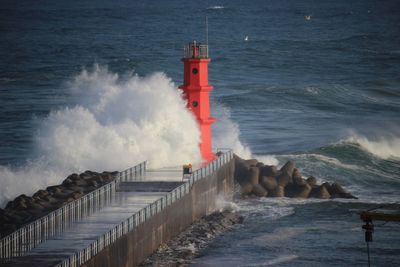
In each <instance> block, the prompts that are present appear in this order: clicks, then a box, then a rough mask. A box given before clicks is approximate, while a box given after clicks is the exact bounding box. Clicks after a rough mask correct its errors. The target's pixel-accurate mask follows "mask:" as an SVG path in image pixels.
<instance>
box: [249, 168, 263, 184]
mask: <svg viewBox="0 0 400 267" xmlns="http://www.w3.org/2000/svg"><path fill="white" fill-rule="evenodd" d="M259 177H260V169H259V168H257V167H250V169H249V180H248V181H249V182H250V183H251V184H252V185H256V184H258V183H259Z"/></svg>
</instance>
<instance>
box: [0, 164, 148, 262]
mask: <svg viewBox="0 0 400 267" xmlns="http://www.w3.org/2000/svg"><path fill="white" fill-rule="evenodd" d="M145 170H146V162H142V163H140V164H139V165H136V166H134V167H132V168H130V169H127V170H125V171H122V172H119V173H118V174H117V175H116V177H115V179H114V180H113V181H112V182H110V183H108V184H106V185H104V186H102V187H100V188H98V189H96V190H94V191H92V192H90V193H88V194H86V195H84V196H83V197H81V198H79V199H76V200H74V201H72V202H70V203H68V204H66V205H64V206H62V207H61V208H59V209H57V210H55V211H52V212H50V213H49V214H47V215H45V216H44V217H42V218H40V219H38V220H36V221H33V222H31V223H29V224H27V225H25V226H23V227H21V228H20V229H18V230H17V231H15V232H13V233H11V234H10V235H8V236H6V237H4V238H2V239H1V240H0V260H1V259H9V258H12V257H18V256H22V255H23V254H24V253H26V252H27V251H29V250H31V249H33V248H34V247H35V246H36V245H38V244H40V243H42V242H43V241H45V240H47V239H48V238H49V237H52V236H54V235H55V234H58V233H60V232H62V231H64V230H65V229H66V228H68V227H69V226H70V225H71V224H72V223H73V222H76V221H78V220H81V219H83V218H85V217H87V216H89V215H90V214H93V213H94V212H96V211H98V210H100V209H101V208H103V207H104V206H106V205H108V204H109V203H110V202H111V200H112V199H113V197H114V195H115V191H116V187H117V185H118V183H119V182H120V181H131V180H134V179H136V178H137V177H140V176H142V175H143V174H144V173H145Z"/></svg>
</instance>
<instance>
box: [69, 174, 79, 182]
mask: <svg viewBox="0 0 400 267" xmlns="http://www.w3.org/2000/svg"><path fill="white" fill-rule="evenodd" d="M67 179H70V180H72V181H76V180H80V179H81V177H80V176H79V175H78V174H76V173H73V174H71V175H69V176H68V177H67Z"/></svg>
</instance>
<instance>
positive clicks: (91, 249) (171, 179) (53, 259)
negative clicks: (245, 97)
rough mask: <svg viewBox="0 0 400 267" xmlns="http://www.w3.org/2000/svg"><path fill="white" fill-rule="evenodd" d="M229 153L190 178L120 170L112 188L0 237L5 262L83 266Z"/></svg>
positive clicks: (173, 172)
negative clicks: (23, 228)
mask: <svg viewBox="0 0 400 267" xmlns="http://www.w3.org/2000/svg"><path fill="white" fill-rule="evenodd" d="M230 157H231V155H230V156H229V157H228V156H226V155H225V156H224V157H220V158H219V159H217V160H215V161H214V162H212V163H211V164H209V165H207V166H204V167H203V168H200V169H198V170H197V171H195V172H193V173H192V175H190V176H189V177H187V178H188V179H185V180H183V174H182V169H180V168H168V169H159V170H145V163H142V164H141V167H137V166H135V167H134V168H131V169H128V170H126V171H124V172H121V173H119V174H118V177H117V178H116V181H115V184H114V185H111V186H109V187H108V189H107V190H108V191H107V190H103V191H101V190H100V191H99V192H103V193H102V194H101V193H97V195H96V194H94V196H92V198H90V199H88V200H87V201H85V202H84V201H81V202H79V201H78V202H77V203H75V204H72V205H70V206H71V207H70V208H69V209H68V210H64V211H63V212H62V213H61V215H60V212H58V213H57V211H56V213H55V214H53V215H52V214H49V217H48V218H43V219H42V220H41V222H40V224H38V223H36V224H34V226H31V227H29V226H28V228H27V229H25V232H24V231H22V230H19V232H18V233H15V234H14V236H11V237H9V239H8V243H7V239H6V238H5V239H4V240H1V241H2V242H1V243H0V252H1V256H2V257H1V258H2V259H1V261H0V266H21V267H22V266H42V267H47V266H49V267H50V266H57V267H64V266H65V267H66V266H81V265H82V264H83V263H85V262H86V261H88V260H89V259H91V258H92V257H93V256H94V255H96V254H97V253H99V252H100V251H101V250H102V249H104V248H105V247H107V246H108V245H110V244H112V243H113V242H115V240H116V239H117V238H119V237H121V236H123V235H124V234H126V233H128V232H130V231H132V230H134V229H135V228H136V227H137V226H138V225H141V224H143V223H145V221H146V220H147V219H149V218H150V217H152V216H154V215H155V214H157V213H159V212H161V211H162V210H163V209H164V208H165V207H167V206H169V205H171V204H172V203H174V202H175V201H176V200H177V199H179V198H181V197H183V196H184V195H185V194H187V193H188V192H189V191H190V187H191V186H192V185H193V183H194V182H196V180H199V179H201V178H202V177H205V176H206V175H209V174H210V173H212V172H213V171H216V170H217V169H218V168H219V167H220V166H222V165H223V164H224V163H226V162H227V161H228V160H229V159H230ZM138 166H139V165H138ZM88 210H89V211H90V210H92V212H88ZM58 215H60V216H58ZM65 220H67V221H68V222H67V223H65V222H62V223H61V224H60V221H65ZM32 240H33V241H35V240H36V242H33V243H32ZM7 253H8V254H7ZM7 256H8V257H7Z"/></svg>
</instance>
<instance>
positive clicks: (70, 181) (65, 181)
mask: <svg viewBox="0 0 400 267" xmlns="http://www.w3.org/2000/svg"><path fill="white" fill-rule="evenodd" d="M72 183H73V181H72V180H71V179H69V178H67V179H65V180H64V181H63V182H62V185H63V186H68V185H69V184H72Z"/></svg>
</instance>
